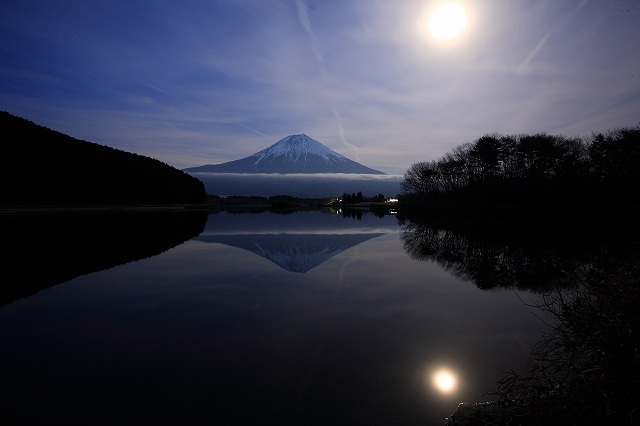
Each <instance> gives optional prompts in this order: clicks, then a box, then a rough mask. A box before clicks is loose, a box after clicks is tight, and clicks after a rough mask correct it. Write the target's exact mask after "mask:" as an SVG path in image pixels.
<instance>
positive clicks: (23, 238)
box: [0, 211, 207, 306]
mask: <svg viewBox="0 0 640 426" xmlns="http://www.w3.org/2000/svg"><path fill="white" fill-rule="evenodd" d="M1 219H2V220H0V231H2V236H3V240H2V245H3V247H4V248H5V250H4V253H5V259H4V260H5V262H4V265H5V271H4V273H5V276H6V277H13V278H12V280H11V281H10V282H9V283H7V284H5V285H3V286H2V288H1V289H0V306H1V305H4V304H7V303H10V302H13V301H15V300H18V299H21V298H23V297H27V296H30V295H32V294H35V293H37V292H38V291H40V290H43V289H46V288H49V287H52V286H54V285H56V284H60V283H63V282H65V281H68V280H70V279H72V278H75V277H77V276H80V275H84V274H89V273H92V272H96V271H100V270H103V269H108V268H112V267H114V266H117V265H121V264H125V263H129V262H133V261H136V260H140V259H144V258H147V257H151V256H155V255H158V254H160V253H162V252H164V251H166V250H169V249H171V248H173V247H175V246H177V245H179V244H182V243H183V242H184V241H186V240H188V239H190V238H193V237H195V236H197V235H198V234H200V233H201V232H202V230H203V229H204V226H205V224H206V222H207V212H206V211H175V212H174V211H148V212H131V213H116V212H97V211H93V212H64V213H42V214H36V213H32V214H15V215H12V214H5V215H3V216H2V217H1Z"/></svg>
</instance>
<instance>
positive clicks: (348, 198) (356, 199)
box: [342, 191, 386, 204]
mask: <svg viewBox="0 0 640 426" xmlns="http://www.w3.org/2000/svg"><path fill="white" fill-rule="evenodd" d="M385 200H386V198H385V196H384V195H383V194H378V195H376V196H373V197H365V196H364V195H362V192H360V191H358V193H357V194H356V193H355V192H354V193H352V194H348V193H346V192H345V193H344V194H342V204H352V203H362V202H365V201H369V202H384V201H385Z"/></svg>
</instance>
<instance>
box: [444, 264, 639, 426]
mask: <svg viewBox="0 0 640 426" xmlns="http://www.w3.org/2000/svg"><path fill="white" fill-rule="evenodd" d="M639 305H640V260H639V259H634V260H633V261H630V262H629V264H628V265H626V266H625V267H623V268H621V269H618V270H616V271H612V272H600V273H598V274H595V275H594V276H593V277H592V278H591V279H590V280H589V281H588V282H586V283H585V284H584V285H583V286H582V287H581V288H580V289H578V290H574V291H571V292H554V293H553V292H552V293H547V294H545V295H544V296H542V297H541V302H540V304H539V306H536V308H537V309H538V310H539V312H540V313H541V316H543V317H544V318H550V320H547V321H549V324H553V325H552V326H550V330H549V332H548V333H547V334H546V335H545V338H544V339H543V340H542V341H541V342H539V343H538V345H537V346H536V347H535V348H534V349H533V351H532V355H531V366H530V369H529V371H527V372H525V373H523V374H519V373H516V372H514V371H512V372H510V373H509V374H507V375H506V376H505V377H504V378H502V379H501V380H500V381H499V382H498V383H497V388H496V389H495V391H494V392H493V394H494V395H496V397H497V399H496V400H495V401H494V402H491V403H483V404H461V405H460V406H459V407H458V410H457V411H456V412H455V413H454V414H453V415H452V416H451V418H450V419H449V420H448V422H447V424H448V425H465V426H466V425H487V424H496V425H497V424H500V425H574V424H575V425H578V424H580V425H633V424H638V423H639V422H640V411H639V410H640V338H639V332H640V315H638V311H637V308H638V306H639Z"/></svg>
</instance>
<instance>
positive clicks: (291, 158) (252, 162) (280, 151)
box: [184, 134, 384, 175]
mask: <svg viewBox="0 0 640 426" xmlns="http://www.w3.org/2000/svg"><path fill="white" fill-rule="evenodd" d="M184 171H186V172H189V173H196V172H210V173H358V174H378V175H383V174H384V173H383V172H381V171H378V170H374V169H371V168H369V167H366V166H363V165H362V164H360V163H357V162H355V161H353V160H350V159H348V158H347V157H345V156H343V155H341V154H338V153H337V152H335V151H333V150H331V149H330V148H328V147H326V146H324V145H323V144H321V143H320V142H318V141H317V140H315V139H312V138H310V137H309V136H307V135H304V134H302V135H289V136H287V137H285V138H283V139H281V140H279V141H278V142H276V143H275V144H273V145H271V146H270V147H268V148H266V149H263V150H262V151H259V152H256V153H255V154H253V155H250V156H248V157H245V158H241V159H239V160H234V161H229V162H227V163H222V164H208V165H204V166H200V167H191V168H187V169H184Z"/></svg>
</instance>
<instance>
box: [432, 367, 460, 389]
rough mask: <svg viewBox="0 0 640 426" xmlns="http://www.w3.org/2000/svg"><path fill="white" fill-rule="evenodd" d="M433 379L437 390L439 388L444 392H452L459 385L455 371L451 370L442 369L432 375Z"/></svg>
mask: <svg viewBox="0 0 640 426" xmlns="http://www.w3.org/2000/svg"><path fill="white" fill-rule="evenodd" d="M432 380H433V386H434V387H435V388H436V390H438V391H439V392H441V393H443V394H448V393H452V392H453V391H455V390H456V387H457V379H456V376H455V374H454V373H453V372H451V371H449V370H445V369H442V370H438V371H436V372H435V373H434V374H433V376H432Z"/></svg>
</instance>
